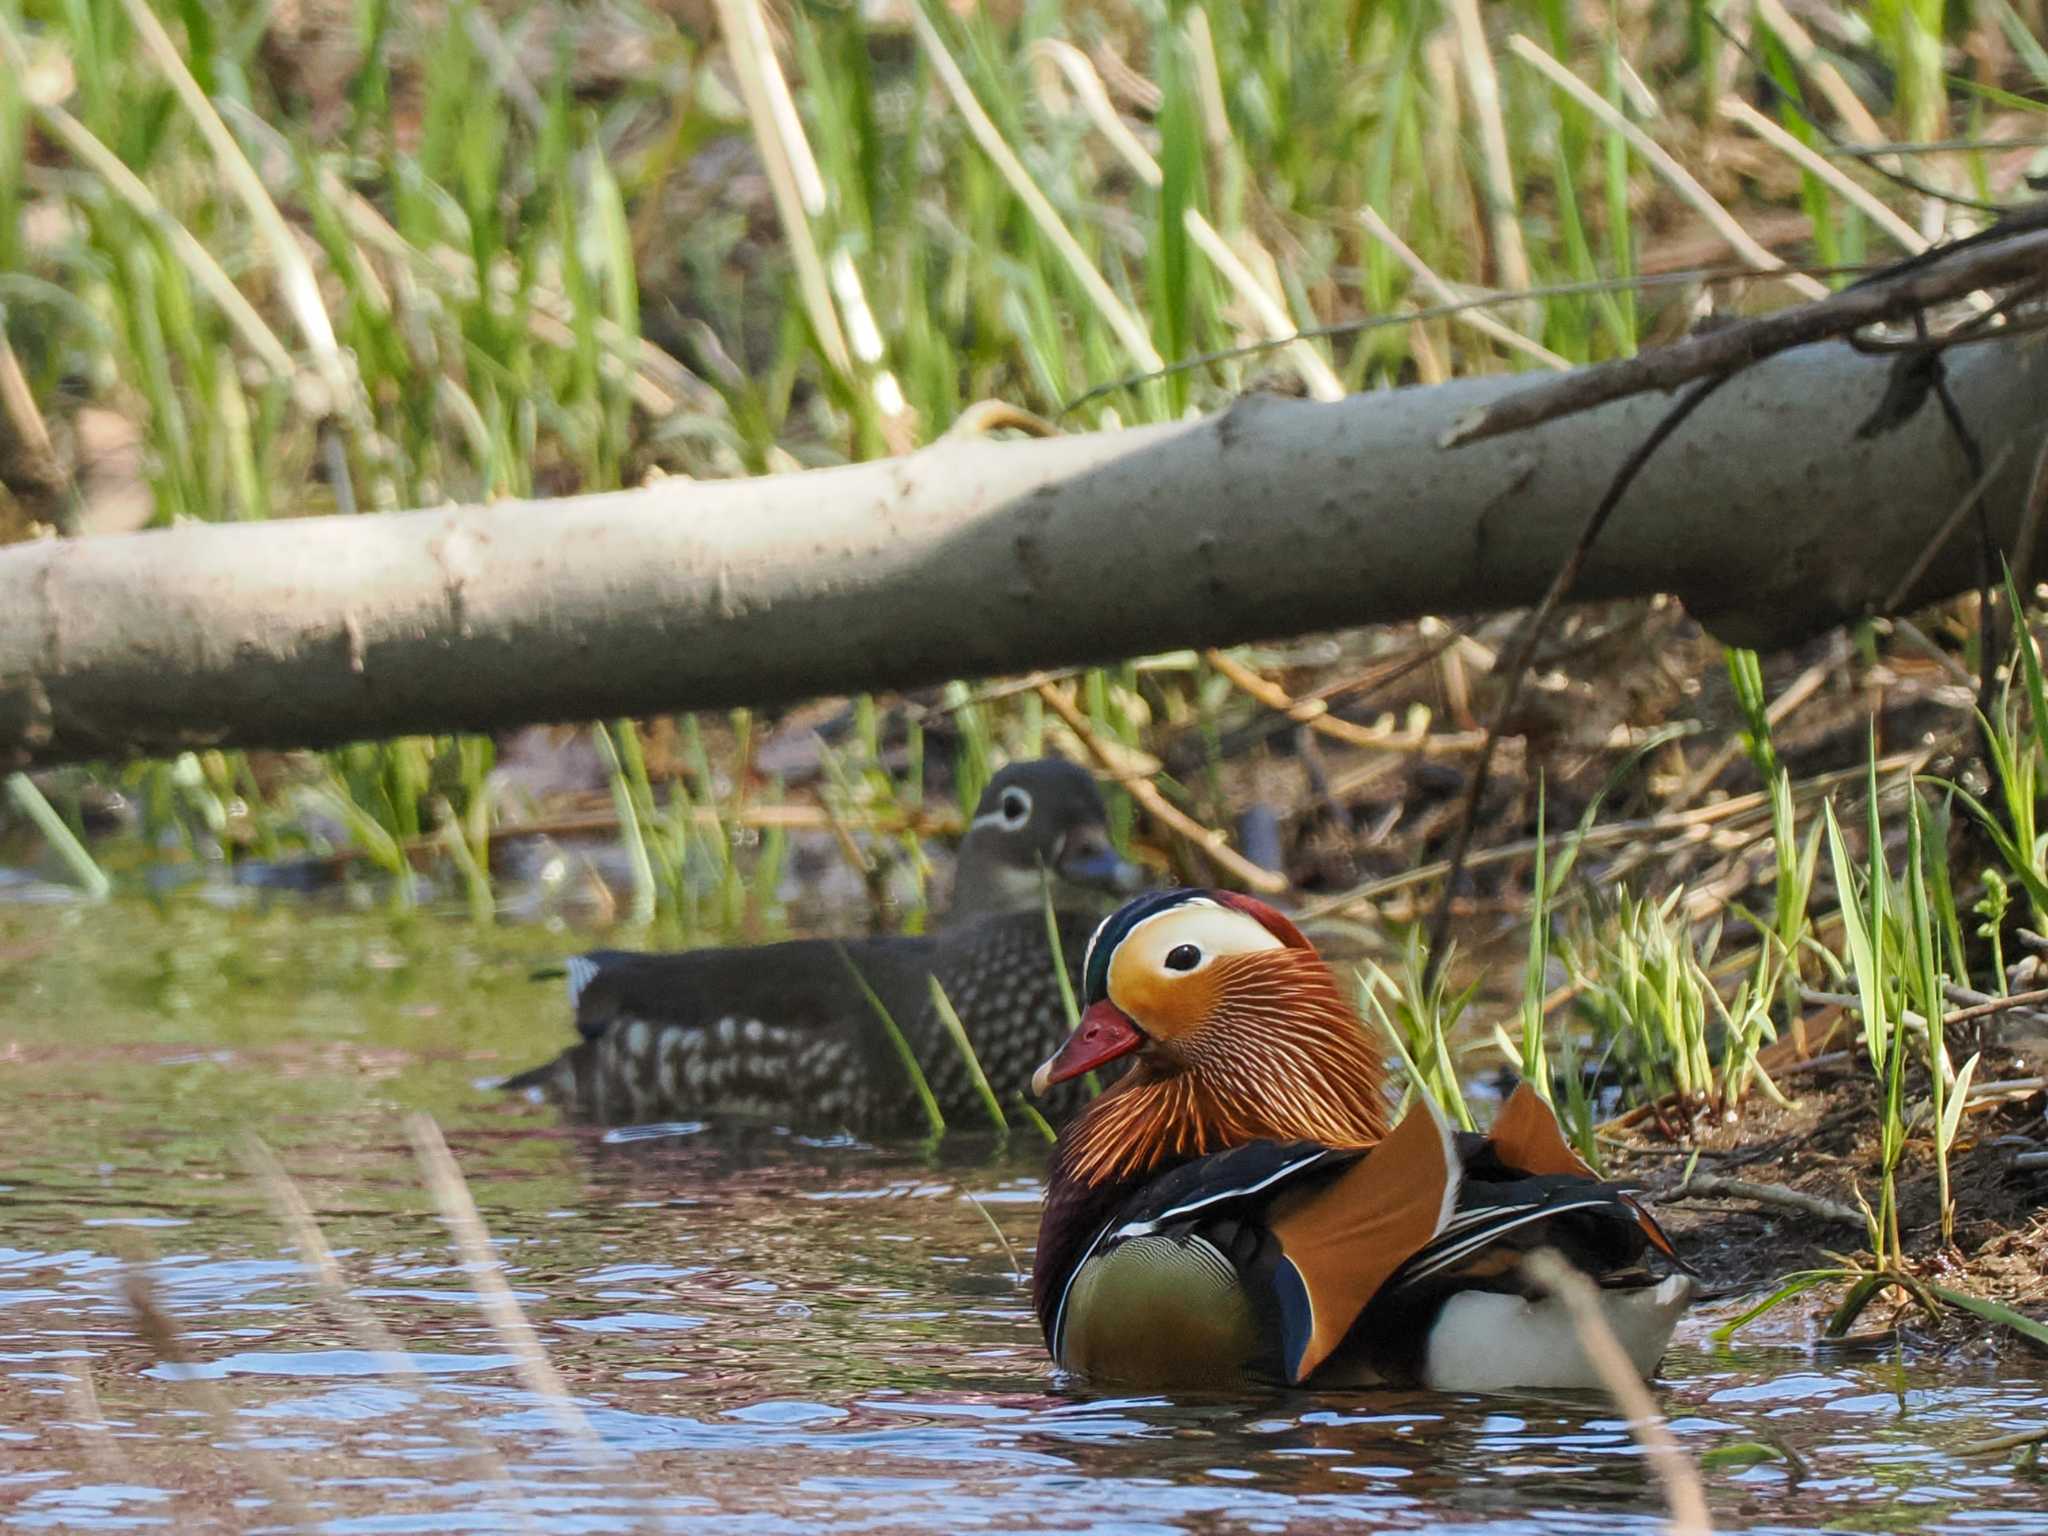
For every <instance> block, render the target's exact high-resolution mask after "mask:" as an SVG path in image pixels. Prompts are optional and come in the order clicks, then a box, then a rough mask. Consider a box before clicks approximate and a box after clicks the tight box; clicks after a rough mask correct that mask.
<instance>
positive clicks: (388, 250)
mask: <svg viewBox="0 0 2048 1536" xmlns="http://www.w3.org/2000/svg"><path fill="white" fill-rule="evenodd" d="M221 108H222V110H223V111H224V112H225V113H226V114H227V115H228V116H229V117H231V118H233V119H234V121H235V126H236V128H237V129H238V130H239V131H240V132H241V134H242V136H243V137H244V138H246V139H251V140H254V141H255V142H256V143H257V144H259V145H260V146H261V148H262V163H261V164H260V165H258V166H257V170H258V172H259V173H260V174H261V175H262V176H263V179H264V181H265V182H266V183H267V184H269V185H270V186H271V187H272V188H273V189H274V192H275V194H276V195H279V196H282V195H284V194H285V193H287V192H288V191H290V190H291V188H292V186H293V183H294V182H295V180H296V178H297V176H298V173H299V165H298V162H297V160H296V159H295V158H294V157H293V155H292V153H291V150H290V146H289V145H287V144H286V143H285V140H284V136H283V135H282V134H280V133H279V132H278V131H277V130H276V129H275V128H273V127H271V126H270V124H268V123H266V122H264V121H263V119H262V118H260V117H258V116H256V114H255V113H253V112H251V111H249V110H248V109H247V108H245V107H244V106H242V104H241V103H239V102H237V101H233V100H228V101H223V102H222V103H221ZM313 176H314V180H315V181H316V182H317V184H318V186H319V190H320V194H321V196H323V197H325V198H326V199H327V201H328V202H329V203H330V204H332V205H333V206H334V208H335V209H336V210H337V211H338V212H339V213H340V215H341V219H342V222H343V223H344V224H345V225H347V227H348V231H349V233H350V234H351V235H352V236H353V237H354V239H355V241H356V244H357V247H358V249H359V250H362V249H370V250H376V251H379V252H381V253H382V254H383V255H384V256H386V257H387V258H389V259H390V260H391V261H393V262H394V263H398V264H400V265H402V266H405V267H407V268H410V269H411V270H412V271H414V272H416V273H418V274H419V275H420V276H422V277H424V278H425V279H427V281H428V282H430V283H431V284H432V285H433V286H434V287H436V288H438V289H441V290H443V291H452V292H453V293H454V294H455V295H456V296H457V297H459V298H474V297H476V296H477V295H479V294H480V293H481V292H482V288H481V286H480V285H479V283H478V279H477V271H476V263H475V261H474V260H472V259H471V258H470V257H469V256H468V255H466V254H465V253H463V252H461V251H458V250H454V249H452V248H449V247H446V246H442V247H437V248H436V249H435V250H433V251H432V252H428V251H424V250H421V249H420V248H419V247H418V246H416V245H414V244H413V243H412V242H411V241H409V240H407V239H406V238H405V236H403V235H401V234H400V233H399V232H398V231H397V230H396V229H394V228H393V227H392V226H391V224H390V222H389V221H388V220H387V219H385V217H384V215H383V214H381V213H379V212H378V211H377V209H376V208H375V206H373V205H372V204H371V203H370V201H369V200H368V199H367V198H365V197H364V196H362V194H361V193H359V192H357V191H355V189H353V188H352V187H350V186H349V185H348V184H347V183H346V182H344V181H343V180H342V179H341V178H340V177H339V176H337V175H335V174H334V172H332V171H330V170H328V169H327V168H326V167H325V166H324V165H318V164H316V165H315V166H314V168H313ZM363 272H364V276H365V277H366V279H367V280H368V281H369V282H370V283H371V284H372V285H374V288H375V291H376V292H378V293H379V295H380V296H383V295H382V284H381V283H379V282H378V281H377V276H376V273H375V271H374V270H373V269H372V268H371V267H370V266H369V264H368V263H367V262H366V263H365V264H364V268H363ZM385 297H386V303H387V308H388V302H389V301H388V296H385ZM526 300H527V316H526V325H527V329H528V331H529V332H531V333H532V335H533V336H534V337H535V338H536V339H537V340H540V341H544V342H546V343H548V345H550V346H560V347H565V348H566V347H567V346H568V345H569V343H570V342H571V341H572V340H573V338H574V333H573V332H572V331H571V329H570V326H571V323H572V321H573V319H574V316H573V314H572V313H571V305H570V302H569V300H568V298H567V297H566V296H565V295H563V294H561V293H559V292H557V291H556V290H555V289H553V288H550V287H547V286H546V285H545V284H543V283H540V282H538V281H535V282H534V283H533V284H532V286H530V287H529V288H528V289H527V290H526ZM591 320H592V322H593V325H594V329H595V330H596V332H597V337H598V340H600V341H601V342H603V343H604V344H605V349H606V350H605V352H604V354H603V361H604V363H605V364H606V365H607V366H608V367H609V368H610V369H612V370H623V371H624V373H625V375H626V377H627V379H628V387H629V388H631V389H632V391H633V399H634V402H635V403H636V404H637V405H639V406H640V408H641V409H642V410H644V411H646V412H647V413H648V414H649V415H651V416H666V415H669V414H671V413H673V412H674V411H676V410H678V409H680V408H681V406H682V405H683V404H688V405H690V406H691V407H693V408H694V409H697V410H701V411H707V412H711V411H716V410H718V409H720V408H721V406H722V401H721V399H720V397H719V395H718V392H717V391H716V390H714V389H712V388H711V386H710V385H708V384H706V383H705V382H704V380H702V379H701V378H699V377H698V376H697V375H696V374H695V373H693V372H691V370H690V369H688V368H686V367H684V366H683V364H682V363H681V362H679V361H678V360H677V359H676V358H675V357H673V356H671V355H670V354H669V353H667V352H665V351H663V350H662V349H661V348H660V347H659V346H657V345H656V344H655V343H653V342H651V341H649V340H648V339H647V338H646V337H645V336H641V335H638V334H637V333H634V332H631V331H628V330H626V329H625V328H624V327H623V326H621V325H620V324H619V323H618V322H617V321H616V320H614V319H612V318H611V317H610V316H609V315H593V316H592V317H591ZM614 376H616V373H615V374H614Z"/></svg>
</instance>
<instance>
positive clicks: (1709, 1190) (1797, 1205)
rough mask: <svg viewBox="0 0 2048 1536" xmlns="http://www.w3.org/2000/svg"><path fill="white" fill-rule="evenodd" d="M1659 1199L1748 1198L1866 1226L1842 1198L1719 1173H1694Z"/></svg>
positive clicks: (1810, 1214)
mask: <svg viewBox="0 0 2048 1536" xmlns="http://www.w3.org/2000/svg"><path fill="white" fill-rule="evenodd" d="M1657 1199H1658V1200H1659V1201H1670V1200H1748V1201H1751V1202H1753V1203H1754V1204H1757V1205H1775V1206H1778V1207H1780V1208H1782V1209H1784V1210H1788V1211H1798V1212H1799V1213H1800V1214H1802V1215H1805V1216H1814V1217H1818V1218H1819V1219H1820V1220H1822V1221H1833V1222H1839V1223H1840V1224H1841V1225H1843V1226H1847V1227H1855V1228H1856V1229H1857V1230H1858V1231H1861V1230H1862V1229H1863V1226H1864V1221H1863V1213H1862V1212H1861V1211H1856V1210H1851V1209H1850V1208H1849V1207H1848V1206H1846V1205H1844V1204H1842V1203H1841V1202H1840V1201H1839V1200H1829V1199H1827V1198H1825V1197H1824V1196H1821V1195H1809V1194H1808V1193H1806V1191H1804V1190H1801V1189H1788V1188H1787V1187H1786V1186H1785V1185H1783V1184H1752V1183H1751V1182H1750V1181H1749V1180H1748V1179H1729V1178H1723V1177H1722V1176H1721V1175H1720V1174H1717V1173H1695V1174H1694V1175H1693V1176H1692V1177H1691V1178H1689V1179H1687V1180H1686V1181H1685V1182H1684V1183H1683V1184H1680V1185H1679V1186H1678V1187H1677V1188H1676V1189H1668V1190H1663V1191H1660V1192H1659V1193H1658V1195H1657Z"/></svg>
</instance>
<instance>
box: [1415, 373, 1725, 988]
mask: <svg viewBox="0 0 2048 1536" xmlns="http://www.w3.org/2000/svg"><path fill="white" fill-rule="evenodd" d="M1734 377H1735V375H1734V373H1733V372H1732V371H1731V372H1728V373H1721V374H1716V375H1714V376H1713V377H1711V378H1707V379H1702V380H1701V381H1700V382H1699V383H1698V384H1696V385H1694V387H1693V388H1692V389H1691V391H1689V392H1688V393H1687V394H1686V395H1685V396H1684V397H1683V398H1682V399H1680V400H1679V401H1678V402H1677V403H1676V404H1675V405H1673V406H1672V407H1671V409H1670V410H1668V411H1666V412H1665V413H1664V415H1663V417H1662V419H1661V420H1659V421H1658V423H1657V425H1656V426H1655V427H1653V428H1651V430H1650V433H1649V435H1648V436H1647V437H1645V438H1644V439H1643V440H1642V442H1640V443H1639V444H1637V445H1636V447H1635V449H1634V451H1633V452H1631V453H1630V454H1629V456H1628V458H1627V459H1625V460H1624V461H1623V462H1622V465H1621V468H1620V469H1619V470H1618V471H1616V473H1615V476H1614V481H1613V483H1612V484H1610V485H1609V486H1608V487H1607V494H1606V495H1604V496H1602V497H1601V498H1600V502H1599V505H1597V506H1596V507H1594V508H1593V512H1592V515H1591V516H1589V517H1588V518H1587V519H1586V523H1585V526H1584V527H1583V528H1581V529H1580V530H1579V538H1578V542H1577V543H1576V544H1575V545H1573V546H1572V552H1571V554H1570V555H1569V556H1567V557H1566V559H1565V562H1564V564H1563V565H1562V566H1560V567H1559V568H1558V572H1557V575H1556V576H1554V577H1553V578H1552V579H1551V583H1550V588H1549V590H1548V591H1546V592H1545V593H1544V594H1543V600H1542V601H1541V602H1539V603H1538V604H1537V605H1536V606H1535V608H1534V609H1532V610H1531V611H1530V614H1529V617H1528V618H1527V619H1526V620H1525V621H1524V622H1523V624H1522V629H1521V633H1520V634H1519V635H1517V636H1516V638H1515V643H1514V645H1513V647H1512V648H1511V649H1510V650H1509V652H1508V662H1507V668H1506V672H1505V675H1504V686H1503V689H1502V692H1501V698H1500V703H1499V704H1498V705H1496V706H1495V708H1494V711H1493V718H1492V719H1491V720H1490V721H1488V722H1487V727H1486V744H1485V745H1484V746H1483V747H1481V748H1480V749H1479V761H1478V762H1477V763H1475V764H1474V765H1473V768H1472V779H1471V783H1470V784H1469V785H1468V786H1467V787H1466V790H1465V804H1464V806H1463V809H1462V810H1461V812H1460V815H1459V818H1458V836H1457V840H1456V842H1455V843H1454V844H1453V845H1452V849H1451V857H1450V873H1449V875H1448V876H1447V877H1446V878H1445V880H1444V889H1443V894H1442V895H1441V896H1440V897H1438V899H1437V907H1436V914H1435V916H1433V917H1432V918H1431V919H1430V923H1429V959H1428V962H1427V965H1428V976H1429V977H1434V976H1435V974H1436V970H1437V967H1438V966H1439V965H1440V964H1442V957H1443V954H1444V940H1445V938H1446V937H1447V936H1448V934H1449V932H1450V923H1451V899H1452V896H1453V895H1454V893H1455V892H1456V891H1457V888H1458V876H1459V874H1460V873H1461V872H1462V871H1463V869H1464V867H1465V858H1466V855H1467V854H1469V853H1470V852H1471V851H1472V835H1473V833H1474V832H1475V831H1476V830H1477V829H1478V826H1479V805H1480V801H1481V800H1482V799H1484V797H1485V795H1486V786H1487V781H1488V780H1489V779H1490V778H1491V777H1492V773H1493V754H1494V749H1495V747H1496V746H1497V745H1498V744H1499V741H1500V734H1501V727H1502V726H1503V725H1504V724H1505V723H1506V722H1507V720H1508V719H1509V718H1510V717H1511V716H1512V715H1513V714H1514V710H1515V705H1516V703H1517V702H1518V701H1519V700H1520V698H1521V696H1522V682H1523V679H1524V678H1526V677H1527V675H1528V671H1529V658H1530V657H1532V656H1534V655H1535V654H1536V645H1537V642H1538V641H1539V640H1540V639H1542V636H1543V631H1544V629H1545V628H1546V627H1548V625H1549V623H1550V616H1551V614H1553V613H1554V612H1556V610H1557V605H1558V604H1559V603H1561V602H1563V601H1564V599H1565V596H1566V594H1567V593H1569V592H1570V591H1571V589H1572V587H1573V586H1574V585H1575V584H1576V583H1577V581H1578V579H1579V572H1580V571H1581V570H1583V569H1584V568H1585V564H1586V557H1587V556H1588V555H1589V554H1591V553H1592V550H1593V544H1594V542H1595V541H1596V540H1597V539H1598V538H1599V537H1600V533H1601V530H1602V529H1604V528H1605V527H1606V526H1607V520H1608V519H1609V518H1610V517H1612V516H1613V515H1614V509H1615V508H1616V507H1618V506H1619V505H1620V504H1621V498H1622V497H1623V496H1625V495H1627V494H1628V488H1629V487H1630V486H1631V485H1633V484H1634V483H1635V480H1636V476H1638V475H1640V474H1641V473H1642V471H1643V466H1644V465H1646V464H1648V463H1649V462H1650V459H1651V457H1652V456H1653V455H1654V454H1655V453H1656V451H1657V450H1658V449H1659V448H1660V447H1662V446H1663V445H1664V443H1665V442H1666V441H1667V440H1668V439H1669V438H1670V437H1671V435H1672V434H1673V433H1674V432H1676V431H1677V430H1678V429H1679V428H1680V427H1681V426H1683V425H1684V424H1685V420H1686V418H1687V417H1689V416H1691V415H1692V413H1693V412H1694V411H1696V410H1698V409H1699V408H1700V407H1701V406H1702V405H1704V404H1705V403H1706V402H1707V401H1708V399H1710V398H1711V397H1712V396H1713V394H1714V392H1715V391H1716V390H1718V389H1719V388H1720V387H1721V386H1722V385H1723V384H1726V383H1727V382H1728V381H1729V380H1730V379H1732V378H1734Z"/></svg>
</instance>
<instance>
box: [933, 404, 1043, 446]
mask: <svg viewBox="0 0 2048 1536" xmlns="http://www.w3.org/2000/svg"><path fill="white" fill-rule="evenodd" d="M1005 427H1007V428H1009V429H1010V430H1011V431H1013V432H1022V433H1023V434H1024V435H1025V436H1026V437H1058V436H1059V435H1060V429H1059V428H1058V427H1056V426H1054V425H1053V424H1052V423H1051V422H1049V421H1047V420H1046V419H1045V418H1044V417H1043V416H1040V415H1039V414H1038V413H1037V412H1035V411H1027V410H1026V409H1025V408H1024V407H1023V406H1021V405H1015V404H1012V403H1011V402H1010V401H1008V400H997V399H994V398H990V399H987V400H977V401H975V402H974V404H972V405H970V406H968V407H967V408H966V409H965V410H963V411H961V413H960V414H959V415H958V416H955V417H954V418H953V424H952V425H951V426H950V427H948V428H946V436H948V437H986V436H988V434H989V433H991V432H998V431H1001V430H1002V429H1003V428H1005Z"/></svg>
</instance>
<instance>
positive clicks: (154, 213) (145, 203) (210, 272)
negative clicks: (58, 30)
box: [0, 16, 299, 381]
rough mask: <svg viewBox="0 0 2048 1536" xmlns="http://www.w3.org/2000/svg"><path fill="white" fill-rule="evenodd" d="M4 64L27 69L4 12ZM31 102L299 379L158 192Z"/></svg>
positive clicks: (254, 345)
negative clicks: (158, 198)
mask: <svg viewBox="0 0 2048 1536" xmlns="http://www.w3.org/2000/svg"><path fill="white" fill-rule="evenodd" d="M0 63H4V66H5V67H6V68H7V69H9V70H12V71H14V72H15V73H16V75H17V76H21V75H24V74H25V73H26V71H27V69H28V61H27V56H26V54H25V53H24V52H23V51H22V48H21V40H20V39H19V38H18V37H16V36H15V34H14V31H13V29H12V28H11V27H10V26H8V24H7V20H6V18H5V17H4V16H0ZM33 106H34V109H35V114H36V117H37V118H38V119H39V120H40V121H41V122H42V124H43V126H44V127H45V128H47V129H49V131H50V133H51V135H52V136H53V137H55V138H56V139H57V140H58V141H59V142H60V143H62V144H63V146H64V147H65V148H66V149H67V150H69V151H70V153H71V156H72V158H73V159H75V160H77V161H79V162H80V163H81V164H83V165H84V166H85V167H86V169H88V170H90V171H91V172H92V173H93V174H94V175H96V176H98V177H99V178H100V180H101V181H103V182H105V183H106V184H107V186H108V188H109V189H110V190H111V191H112V192H113V194H114V195H115V196H116V197H118V198H119V199H120V200H121V201H122V202H124V203H126V204H127V205H128V207H129V209H130V211H131V212H133V213H135V214H136V215H137V216H139V217H140V218H141V219H142V220H143V221H144V222H145V223H147V224H151V225H153V226H155V228H156V229H157V231H158V232H159V233H161V234H162V235H163V236H164V237H165V238H166V239H167V240H169V242H170V245H171V249H172V250H173V251H174V252H176V253H177V256H178V259H179V260H180V261H181V262H183V263H184V265H185V269H186V270H187V271H188V272H190V273H191V274H192V280H193V281H194V282H195V283H197V284H198V285H199V286H200V288H201V289H203V290H204V291H205V292H206V294H207V296H208V297H209V298H211V299H212V300H213V301H214V303H215V304H217V305H218V306H219V307H220V311H221V314H222V315H223V317H225V318H226V320H227V322H228V324H229V325H230V326H231V327H232V328H233V329H234V330H235V331H236V332H237V333H238V334H239V335H240V336H241V338H242V340H243V342H244V343H245V344H246V345H247V346H248V348H249V350H250V351H252V352H254V353H255V354H256V355H257V357H259V358H261V359H262V361H263V366H264V367H265V368H266V369H268V370H269V371H270V373H271V374H272V375H273V376H275V377H276V378H279V379H283V380H287V381H289V380H291V379H294V378H296V377H297V376H298V373H299V365H298V363H297V362H296V361H294V360H293V358H292V355H291V352H290V350H289V349H288V348H287V347H286V346H285V344H284V343H283V342H281V341H279V340H278V338H277V333H276V332H275V331H273V330H271V328H270V326H269V325H268V324H267V323H266V322H265V321H264V319H263V317H262V316H261V315H259V314H258V313H257V312H256V307H255V306H254V305H253V304H251V303H250V302H249V301H248V299H246V298H245V297H243V295H242V290H241V289H239V288H237V287H236V286H235V284H234V281H233V280H232V279H231V278H230V277H229V276H228V275H227V273H226V272H224V271H223V270H222V269H221V266H220V263H219V262H217V261H215V260H214V259H213V257H212V255H211V254H210V253H208V251H207V249H206V247H204V246H203V245H201V244H200V243H199V242H198V240H196V239H195V238H193V235H192V232H191V231H190V230H189V229H187V228H185V226H184V225H183V224H181V223H180V222H179V221H178V220H177V219H175V218H173V217H172V216H171V212H170V210H169V209H167V208H165V207H164V205H163V204H162V203H160V202H159V201H157V196H156V194H155V193H154V192H152V191H150V189H149V188H148V186H147V185H145V184H144V182H143V181H142V178H140V177H139V176H137V175H136V174H135V173H134V172H133V171H131V170H129V169H128V166H127V164H126V162H124V161H123V160H122V159H121V157H120V156H118V155H116V154H115V153H114V152H113V151H112V150H110V149H108V148H107V146H106V145H104V144H102V143H101V142H100V141H99V139H98V138H96V137H95V136H94V134H93V132H92V130H91V129H89V128H87V127H86V126H85V124H83V123H81V122H80V121H79V120H78V119H77V118H75V117H73V116H72V115H71V114H70V113H68V112H66V111H65V110H64V109H63V108H62V107H59V106H56V105H54V104H50V103H44V102H35V103H33Z"/></svg>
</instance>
